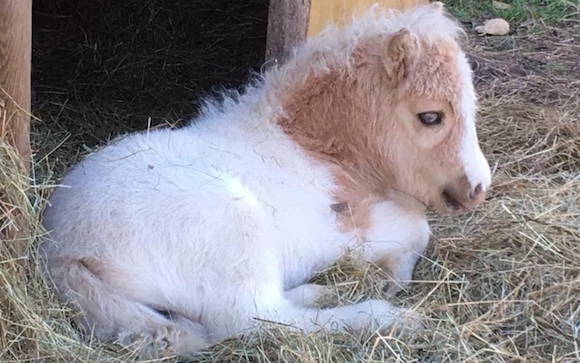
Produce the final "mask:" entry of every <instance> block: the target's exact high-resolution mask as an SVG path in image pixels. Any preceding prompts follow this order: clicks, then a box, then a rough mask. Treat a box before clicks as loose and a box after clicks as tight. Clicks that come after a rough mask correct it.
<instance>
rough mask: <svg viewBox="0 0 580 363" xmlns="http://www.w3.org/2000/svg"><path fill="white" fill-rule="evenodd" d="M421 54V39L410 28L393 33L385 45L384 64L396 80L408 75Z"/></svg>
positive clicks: (388, 72)
mask: <svg viewBox="0 0 580 363" xmlns="http://www.w3.org/2000/svg"><path fill="white" fill-rule="evenodd" d="M420 55H421V45H420V43H419V39H418V38H417V37H416V36H415V35H414V34H413V33H411V32H410V31H409V30H408V29H401V30H399V31H398V32H396V33H395V34H393V35H391V36H390V37H389V38H388V39H387V41H386V42H385V44H384V46H383V54H382V58H383V66H384V67H385V70H386V71H387V74H388V76H389V78H391V80H393V81H394V82H400V81H402V80H403V79H405V78H406V77H407V75H408V74H409V72H410V71H411V69H412V68H413V67H414V66H415V64H416V63H417V59H418V58H419V56H420Z"/></svg>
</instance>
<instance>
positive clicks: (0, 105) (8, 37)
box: [0, 0, 32, 171]
mask: <svg viewBox="0 0 580 363" xmlns="http://www.w3.org/2000/svg"><path fill="white" fill-rule="evenodd" d="M31 56H32V0H0V138H2V139H4V140H7V141H8V142H9V143H10V144H11V145H12V146H14V148H15V149H16V150H17V151H18V153H19V154H20V155H21V157H22V160H23V162H24V165H25V168H26V170H27V171H29V170H30V154H31V150H30V131H29V130H30V129H29V123H30V86H31V85H30V73H31Z"/></svg>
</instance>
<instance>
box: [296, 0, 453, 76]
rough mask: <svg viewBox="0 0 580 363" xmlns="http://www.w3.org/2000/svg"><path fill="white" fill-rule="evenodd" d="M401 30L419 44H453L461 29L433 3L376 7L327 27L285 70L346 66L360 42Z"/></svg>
mask: <svg viewBox="0 0 580 363" xmlns="http://www.w3.org/2000/svg"><path fill="white" fill-rule="evenodd" d="M401 29H408V30H410V31H411V32H412V33H413V34H415V35H416V36H417V37H418V38H419V40H420V41H422V42H423V43H426V44H432V43H434V42H437V41H446V42H453V43H454V42H455V41H456V40H457V38H458V36H459V35H461V34H464V31H463V29H462V28H461V26H460V25H459V23H457V22H456V21H455V20H454V19H453V18H452V17H451V16H450V15H449V13H447V11H445V10H444V9H438V8H437V7H436V6H434V5H433V4H431V5H425V6H420V7H416V8H414V9H410V10H406V11H400V10H396V9H386V8H383V7H380V6H378V5H377V4H375V5H373V6H371V7H370V9H369V10H368V11H366V12H364V13H363V14H362V15H361V16H356V15H353V17H352V20H351V22H350V23H348V24H346V26H340V25H336V24H332V23H331V24H329V25H328V26H327V27H326V28H325V29H324V30H323V31H322V32H321V33H320V34H318V35H317V36H315V37H314V38H312V39H310V40H309V41H308V43H307V44H306V45H305V46H303V47H300V48H299V49H297V50H296V51H295V52H294V56H293V57H292V59H291V60H290V62H289V63H288V64H287V66H286V67H290V68H294V67H296V66H299V65H303V63H304V62H305V61H308V62H309V64H308V67H307V68H309V69H312V70H314V71H316V70H318V71H323V72H324V71H328V70H329V69H331V68H334V69H336V66H345V67H348V66H350V62H351V60H352V54H353V52H354V50H355V49H356V48H357V47H358V45H359V44H361V42H363V41H367V42H368V41H369V40H372V39H385V38H386V37H387V36H389V35H390V34H394V33H396V32H397V31H399V30H401Z"/></svg>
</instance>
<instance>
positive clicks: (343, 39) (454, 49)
mask: <svg viewBox="0 0 580 363" xmlns="http://www.w3.org/2000/svg"><path fill="white" fill-rule="evenodd" d="M458 32H459V27H458V26H457V25H456V23H455V22H454V21H453V20H451V19H450V18H449V17H448V16H447V14H446V13H445V11H444V10H443V8H442V4H441V3H434V4H430V5H427V6H423V7H419V8H415V9H413V10H410V11H407V12H404V13H399V12H386V11H381V10H379V9H378V8H373V9H372V10H370V11H369V12H368V13H367V14H366V16H364V17H362V18H360V19H358V20H353V22H352V23H351V24H350V25H348V26H347V27H345V28H342V29H338V28H328V29H327V30H326V31H325V32H323V33H322V34H320V35H319V36H317V37H316V38H314V39H311V40H310V41H308V42H307V43H306V44H305V45H304V46H302V47H301V48H300V49H298V50H297V51H296V53H295V54H294V56H293V57H292V58H291V59H290V60H289V61H288V62H287V63H286V64H284V65H282V66H280V67H275V68H272V69H270V70H268V71H266V72H265V73H264V74H263V76H262V79H261V80H260V81H259V82H256V84H253V85H250V86H248V87H247V89H246V90H245V92H244V93H243V94H237V95H236V96H235V97H225V96H224V99H223V100H222V101H220V102H218V101H209V102H207V104H206V106H205V108H204V110H203V113H202V114H201V116H199V117H198V118H197V119H196V120H195V122H192V123H191V124H190V125H188V126H186V127H184V128H181V129H177V130H169V129H161V130H155V131H148V132H143V133H136V134H132V135H129V136H126V137H124V138H120V139H117V140H115V141H114V142H113V143H111V144H110V145H108V146H106V147H104V148H102V149H101V150H99V151H97V152H95V153H93V154H92V155H90V156H88V157H87V158H86V159H85V160H84V161H82V162H81V163H79V164H78V165H76V166H75V167H74V168H72V169H71V170H70V171H69V172H68V173H67V174H66V176H65V177H64V180H63V181H62V184H64V185H66V186H67V187H66V188H58V189H56V190H55V191H54V193H53V194H52V196H51V200H50V201H51V206H50V207H49V208H47V210H46V212H45V215H44V224H45V227H46V229H47V230H48V231H49V233H50V235H49V236H50V238H47V239H46V240H45V241H43V243H42V245H41V253H42V255H41V256H42V258H43V260H44V262H45V263H44V266H45V270H46V274H47V278H50V280H51V282H52V283H53V284H54V286H55V288H56V290H57V292H58V294H59V296H60V298H61V299H62V300H63V301H65V302H67V303H69V304H70V305H71V306H72V307H74V308H75V309H77V310H78V311H79V312H81V313H82V314H80V316H79V318H77V322H78V323H79V325H80V326H82V327H83V328H84V329H86V330H88V331H92V332H93V334H94V335H96V336H97V337H98V338H100V339H103V340H106V341H119V342H121V343H123V344H127V343H130V342H131V341H132V340H133V339H134V337H135V336H137V335H140V336H141V337H144V338H145V341H146V342H147V344H146V345H145V348H144V351H143V354H144V355H146V356H157V355H159V354H162V352H166V351H169V352H170V353H175V354H178V355H181V356H189V355H193V354H195V353H196V352H197V351H199V350H200V349H202V348H205V347H208V346H209V345H211V344H213V343H215V342H218V341H220V340H222V339H225V338H227V337H231V336H232V335H235V334H239V333H241V332H243V331H244V330H246V329H251V328H252V327H254V324H255V319H256V318H262V319H268V320H273V321H276V322H280V323H286V324H290V325H292V326H295V327H298V328H299V329H301V330H303V331H304V332H313V331H315V330H318V329H321V328H322V329H328V330H340V329H345V328H346V327H348V328H351V329H359V330H360V329H383V328H387V327H389V326H391V325H392V324H393V323H402V324H408V326H410V327H415V326H417V324H418V321H417V318H416V315H415V313H414V312H412V311H409V310H405V309H402V308H398V307H395V306H393V305H392V304H390V303H389V302H387V301H383V300H369V301H365V302H362V303H359V304H355V305H350V306H342V307H335V308H328V309H323V310H318V309H316V308H315V307H314V302H316V300H317V298H318V297H319V296H320V295H321V294H322V293H323V292H324V287H322V286H317V285H314V284H307V283H306V282H307V281H308V279H309V278H311V277H312V276H313V274H315V273H316V271H319V270H320V269H324V268H325V267H328V266H329V265H330V264H332V263H333V262H335V261H336V260H337V259H338V258H339V257H340V256H341V254H342V253H343V251H344V249H345V248H356V249H358V251H360V252H361V253H362V255H363V256H364V257H365V258H366V259H368V260H369V261H373V262H375V263H377V264H378V265H379V266H380V267H382V268H383V269H384V270H385V271H387V272H388V274H389V275H390V276H391V277H392V279H393V281H394V283H393V287H392V289H391V293H395V292H396V291H398V289H400V288H401V287H403V286H405V285H406V284H407V283H408V281H409V280H411V277H412V272H413V269H414V265H415V263H416V262H417V260H418V258H419V256H420V255H421V254H422V253H423V251H424V248H425V247H426V245H427V242H428V240H429V235H430V229H429V226H428V224H427V220H426V217H425V212H426V208H427V207H431V208H433V209H435V210H436V211H438V212H439V213H440V214H445V213H463V212H466V211H468V210H470V209H471V208H472V207H474V206H476V205H478V204H480V203H481V202H482V201H483V199H484V195H485V193H486V191H487V189H488V188H489V186H490V179H491V176H490V168H489V165H488V163H487V161H486V159H485V158H484V156H483V154H482V152H481V150H480V147H479V144H478V139H477V135H476V128H475V113H476V96H475V93H474V89H473V86H472V82H471V70H470V67H469V65H468V63H467V60H466V57H465V55H464V53H463V52H462V50H461V49H460V47H459V45H458V43H457V42H456V34H457V33H458ZM409 318H411V320H410V321H409V323H405V320H409Z"/></svg>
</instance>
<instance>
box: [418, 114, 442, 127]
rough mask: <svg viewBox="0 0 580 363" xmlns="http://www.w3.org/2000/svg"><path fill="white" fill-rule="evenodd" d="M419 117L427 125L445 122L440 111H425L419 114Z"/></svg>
mask: <svg viewBox="0 0 580 363" xmlns="http://www.w3.org/2000/svg"><path fill="white" fill-rule="evenodd" d="M417 117H418V118H419V121H421V123H422V124H423V125H425V126H434V125H438V124H440V123H441V122H443V115H442V114H441V113H440V112H423V113H420V114H418V115H417Z"/></svg>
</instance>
